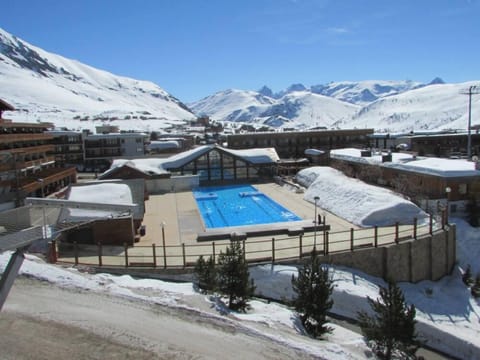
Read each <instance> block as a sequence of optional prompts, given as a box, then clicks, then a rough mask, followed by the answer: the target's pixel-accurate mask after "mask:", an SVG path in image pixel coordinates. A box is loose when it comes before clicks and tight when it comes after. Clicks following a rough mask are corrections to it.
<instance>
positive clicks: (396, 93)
mask: <svg viewBox="0 0 480 360" xmlns="http://www.w3.org/2000/svg"><path fill="white" fill-rule="evenodd" d="M472 85H480V81H472V82H466V83H459V84H445V83H443V81H442V80H441V79H434V80H433V81H432V82H431V83H430V84H428V85H423V84H421V83H418V82H413V81H381V80H378V81H361V82H338V83H333V82H332V83H329V84H327V85H315V86H312V87H311V88H310V89H307V88H305V87H304V86H303V85H301V84H296V85H295V86H293V85H292V86H290V87H289V88H288V89H287V90H286V91H283V92H279V93H276V94H274V93H273V92H272V90H271V89H269V88H268V87H266V86H264V87H262V89H260V90H259V92H254V91H242V90H235V91H232V90H229V91H222V92H218V93H216V94H215V95H213V96H210V97H207V98H205V99H202V100H200V101H198V102H195V103H192V104H190V108H191V109H192V110H193V111H194V112H195V113H197V114H199V113H201V114H202V115H208V116H210V117H211V118H212V119H214V120H220V121H221V120H223V121H235V122H239V121H240V122H248V123H256V124H266V125H270V126H272V127H276V128H279V127H284V126H288V127H296V128H310V127H318V126H324V127H327V128H343V129H348V128H374V129H375V130H376V131H379V132H406V131H412V130H413V131H421V130H443V129H459V130H466V129H467V119H468V96H466V95H465V94H461V92H462V91H463V92H464V91H465V90H467V89H468V88H469V87H470V86H472ZM302 88H303V90H301V89H302ZM292 89H300V90H297V91H293V90H292ZM269 95H270V96H269ZM246 99H248V101H247V100H246ZM479 115H480V95H478V96H473V97H472V125H475V124H479V123H480V122H479V120H478V118H479Z"/></svg>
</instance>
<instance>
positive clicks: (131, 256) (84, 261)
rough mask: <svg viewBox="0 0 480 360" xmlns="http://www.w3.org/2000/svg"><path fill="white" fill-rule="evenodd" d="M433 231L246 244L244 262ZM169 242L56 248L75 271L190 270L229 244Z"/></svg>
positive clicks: (385, 230) (403, 229)
mask: <svg viewBox="0 0 480 360" xmlns="http://www.w3.org/2000/svg"><path fill="white" fill-rule="evenodd" d="M443 227H444V224H442V225H441V227H439V228H435V227H434V226H433V220H432V218H431V217H430V221H429V223H427V224H423V225H421V226H419V225H417V221H416V219H415V221H414V222H413V225H399V224H395V225H393V226H388V227H377V226H376V227H372V228H365V229H353V228H352V229H350V230H348V231H340V232H329V231H321V232H318V233H316V232H311V233H307V234H302V235H298V236H283V237H272V238H257V239H255V238H250V239H247V240H242V247H243V252H244V256H245V259H246V260H247V262H249V263H280V262H288V261H294V260H297V259H301V258H303V257H304V256H307V255H308V254H310V253H311V251H312V250H314V249H315V250H316V251H317V252H318V253H319V254H322V255H328V254H333V253H339V252H349V251H356V250H359V249H364V248H371V247H379V246H386V245H390V244H398V243H401V242H403V241H406V240H411V239H416V238H417V237H420V236H425V235H431V234H433V232H434V231H442V229H443ZM164 240H165V239H161V241H159V243H160V244H161V245H158V244H152V245H149V246H142V245H140V246H133V247H128V246H126V245H124V246H105V245H102V244H97V245H83V244H78V243H68V244H67V243H59V244H57V246H55V244H53V245H54V248H55V249H57V247H58V250H57V251H58V253H57V254H56V256H55V258H56V259H58V260H57V261H58V262H62V263H71V264H74V265H90V266H100V267H101V266H108V267H125V268H130V267H133V268H135V267H148V268H163V269H171V268H183V269H187V268H192V267H193V266H194V265H195V263H196V261H197V259H198V258H199V257H200V256H203V257H205V258H208V257H210V256H212V257H213V258H214V259H215V260H216V259H217V258H218V255H219V254H220V252H225V249H226V248H227V246H228V245H229V244H230V240H222V241H212V242H202V243H195V244H188V245H186V244H180V245H166V242H165V241H164Z"/></svg>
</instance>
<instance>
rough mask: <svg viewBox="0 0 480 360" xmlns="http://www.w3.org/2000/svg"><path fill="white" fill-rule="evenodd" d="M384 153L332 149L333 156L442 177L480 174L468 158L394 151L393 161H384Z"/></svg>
mask: <svg viewBox="0 0 480 360" xmlns="http://www.w3.org/2000/svg"><path fill="white" fill-rule="evenodd" d="M382 155H386V153H385V152H384V153H381V152H372V156H371V157H362V156H361V150H359V149H352V148H347V149H336V150H331V151H330V156H331V157H332V158H337V159H343V160H348V161H353V162H360V163H367V164H372V165H373V164H378V165H381V166H384V167H389V168H395V169H400V170H404V171H410V172H415V173H421V174H427V175H433V176H441V177H466V176H480V170H476V169H475V162H473V161H468V160H466V159H445V158H435V157H418V156H414V155H412V154H406V153H396V152H393V153H391V155H392V161H391V162H385V163H382Z"/></svg>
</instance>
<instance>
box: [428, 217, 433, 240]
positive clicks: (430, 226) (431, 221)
mask: <svg viewBox="0 0 480 360" xmlns="http://www.w3.org/2000/svg"><path fill="white" fill-rule="evenodd" d="M428 223H429V224H428V226H429V229H428V230H429V232H430V235H432V234H433V215H432V214H430V219H429V221H428Z"/></svg>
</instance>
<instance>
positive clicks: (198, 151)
mask: <svg viewBox="0 0 480 360" xmlns="http://www.w3.org/2000/svg"><path fill="white" fill-rule="evenodd" d="M213 149H217V150H219V151H222V152H224V153H226V154H230V155H232V156H235V157H237V158H239V159H242V160H244V161H246V162H248V163H250V164H256V165H260V164H275V163H276V162H277V161H279V160H280V158H279V157H278V154H277V152H276V151H275V149H274V148H259V149H246V150H232V149H227V148H223V147H220V146H217V145H204V146H199V147H197V148H195V149H191V150H188V151H184V152H182V153H178V154H175V155H172V156H170V157H168V158H139V159H115V160H114V161H113V163H112V166H111V167H110V169H108V170H107V171H106V172H104V173H103V174H102V175H101V177H103V176H105V175H106V174H110V173H112V172H113V171H114V169H116V168H117V167H121V166H129V167H132V168H134V169H137V170H138V171H141V172H143V173H146V174H149V175H161V174H168V173H169V170H170V169H178V168H181V167H182V166H185V165H186V164H188V163H190V162H192V161H194V160H195V159H198V158H199V157H200V156H202V155H204V154H206V153H208V152H210V151H212V150H213Z"/></svg>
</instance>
